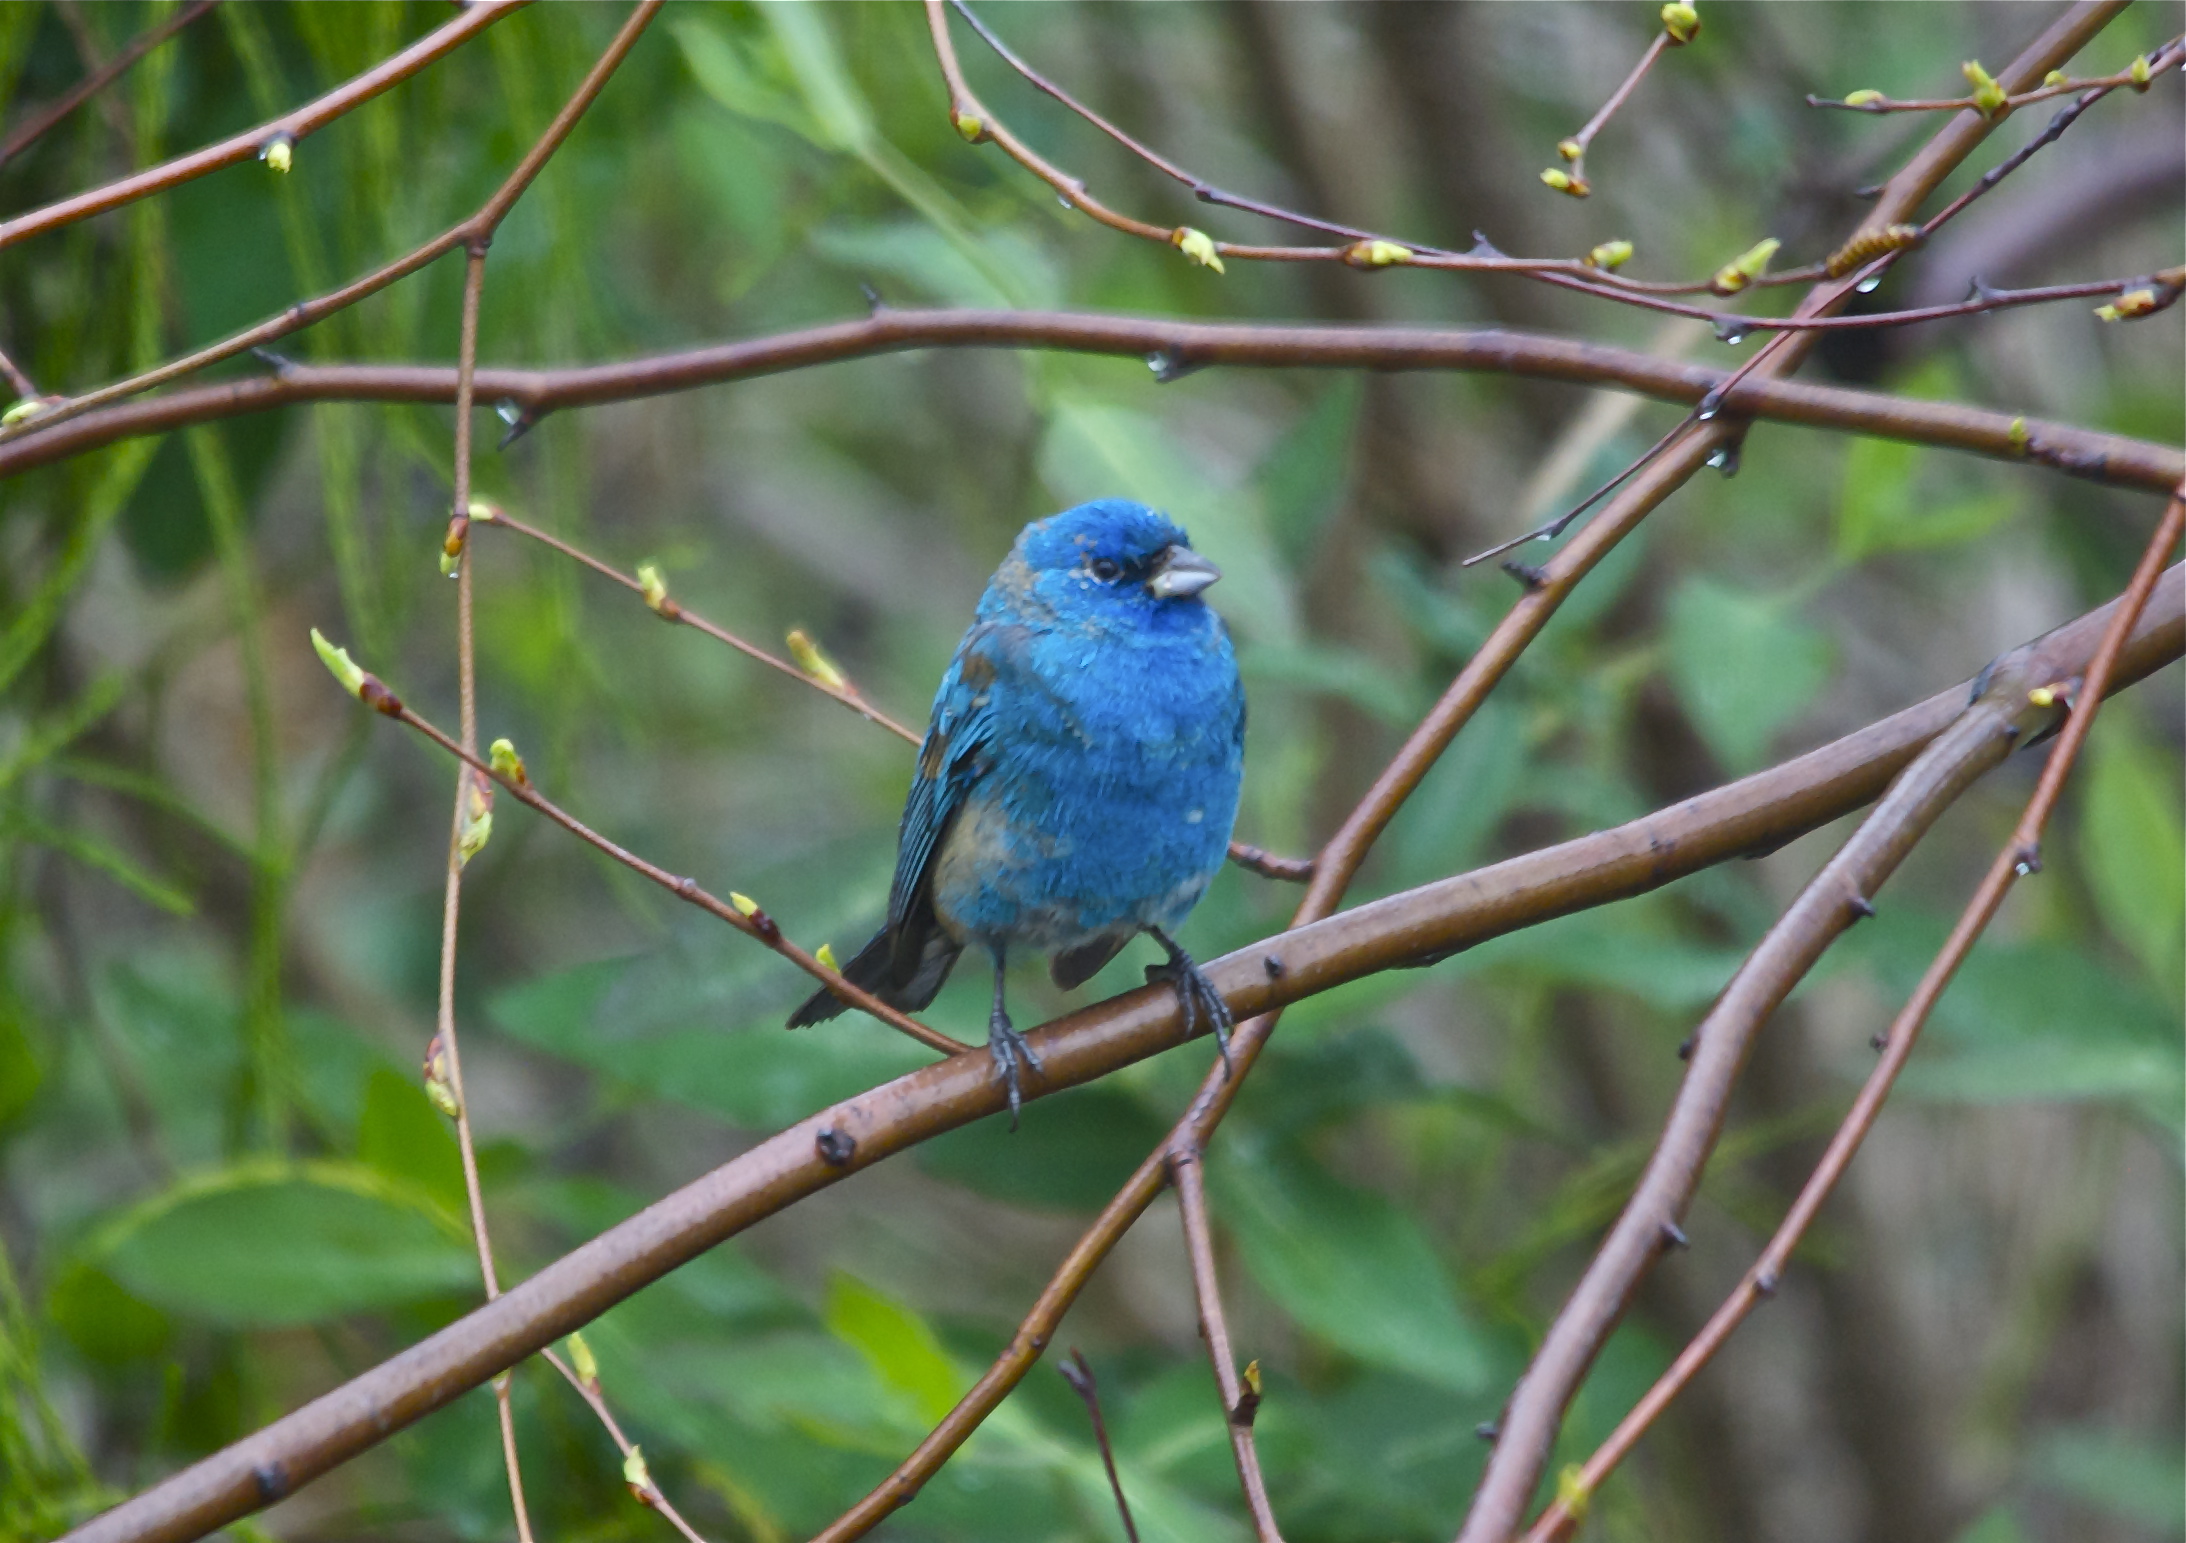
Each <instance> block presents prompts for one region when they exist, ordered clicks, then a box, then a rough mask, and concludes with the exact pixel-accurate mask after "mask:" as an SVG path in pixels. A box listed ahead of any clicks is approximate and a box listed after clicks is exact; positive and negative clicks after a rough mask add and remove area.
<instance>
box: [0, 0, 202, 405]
mask: <svg viewBox="0 0 2186 1543" xmlns="http://www.w3.org/2000/svg"><path fill="white" fill-rule="evenodd" d="M219 3H220V0H190V3H189V4H188V5H185V6H183V7H182V9H180V10H178V11H176V12H175V13H174V14H173V15H171V16H169V17H167V18H166V19H165V20H164V21H160V22H157V23H155V24H154V25H152V26H150V27H147V28H146V29H145V30H144V31H142V32H140V33H138V34H137V35H136V36H135V37H134V38H131V39H130V40H129V42H128V43H127V44H126V45H124V47H123V48H122V50H121V52H120V53H118V54H116V55H114V57H113V58H111V59H109V60H107V61H106V62H105V63H104V64H102V65H100V66H99V67H98V68H97V69H94V70H92V71H91V72H90V73H89V74H87V75H85V76H84V78H83V79H82V80H79V81H78V82H76V84H75V85H73V86H71V87H70V88H69V89H68V90H67V91H65V92H63V93H62V94H61V95H60V96H59V97H57V98H55V99H54V100H53V102H52V103H51V104H50V105H48V106H47V107H46V108H45V110H44V111H43V112H40V113H38V114H36V115H35V116H33V117H32V118H31V119H30V120H29V121H28V122H27V123H25V124H23V125H22V127H20V128H18V129H17V130H16V131H15V132H14V133H13V134H10V135H9V136H8V137H7V140H6V142H5V143H0V166H5V165H7V163H8V162H10V161H12V160H14V159H15V158H16V157H17V156H18V155H21V154H22V153H23V151H24V150H26V149H28V148H29V147H30V145H31V144H32V143H34V142H35V141H36V140H37V139H38V138H39V137H40V136H42V135H43V134H44V133H45V132H46V131H47V130H48V129H50V128H52V127H53V126H54V125H55V124H56V123H59V122H60V121H61V120H62V119H63V118H66V117H67V116H68V115H69V114H70V113H72V112H74V111H75V110H76V109H77V108H79V107H81V106H83V104H84V103H86V102H88V101H90V100H91V98H93V97H94V96H96V95H98V94H99V93H100V92H101V91H103V90H105V89H106V87H107V86H109V85H110V84H112V83H113V82H114V81H115V80H117V79H119V78H120V77H121V76H122V75H123V74H124V73H125V72H126V71H127V70H128V68H129V66H131V65H132V64H135V63H136V62H137V61H138V60H139V59H141V58H143V57H144V56H145V55H146V54H148V53H150V52H151V51H152V50H153V49H155V48H157V47H159V45H160V44H162V43H164V42H166V41H167V40H168V39H169V38H171V37H173V36H174V35H175V34H176V33H178V32H180V31H181V30H182V29H183V28H184V27H187V26H188V25H189V24H190V23H191V22H193V21H196V20H197V19H198V18H199V17H200V16H203V15H204V14H205V13H206V12H207V11H209V10H211V9H212V8H213V7H214V6H216V5H218V4H219ZM23 394H24V395H25V396H28V395H29V394H30V393H29V392H25V393H23Z"/></svg>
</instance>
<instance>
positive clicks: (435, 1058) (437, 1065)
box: [425, 1034, 463, 1120]
mask: <svg viewBox="0 0 2186 1543" xmlns="http://www.w3.org/2000/svg"><path fill="white" fill-rule="evenodd" d="M425 1097H426V1099H427V1101H428V1102H430V1103H431V1104H432V1106H433V1107H434V1108H435V1109H438V1110H439V1111H440V1112H441V1113H442V1114H444V1115H446V1116H447V1117H448V1118H449V1119H451V1120H456V1119H461V1118H462V1116H463V1106H462V1105H461V1104H459V1103H457V1102H456V1097H455V1083H454V1082H453V1081H452V1080H451V1079H450V1078H449V1076H448V1049H447V1047H446V1046H445V1045H443V1044H441V1042H440V1036H439V1035H438V1034H435V1035H434V1036H433V1037H432V1041H431V1043H429V1044H428V1045H426V1047H425Z"/></svg>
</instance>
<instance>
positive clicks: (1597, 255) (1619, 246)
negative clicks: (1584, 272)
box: [1586, 241, 1632, 273]
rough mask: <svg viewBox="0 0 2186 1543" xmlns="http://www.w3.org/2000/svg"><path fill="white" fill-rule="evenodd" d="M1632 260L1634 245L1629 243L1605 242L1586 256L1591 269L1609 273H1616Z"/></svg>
mask: <svg viewBox="0 0 2186 1543" xmlns="http://www.w3.org/2000/svg"><path fill="white" fill-rule="evenodd" d="M1631 260H1632V243H1631V242H1629V241H1604V242H1603V243H1602V244H1601V245H1600V246H1598V247H1596V248H1594V250H1593V251H1591V252H1589V253H1587V254H1586V265H1587V266H1588V267H1589V268H1600V269H1602V270H1603V271H1604V272H1608V273H1614V272H1615V271H1616V270H1617V269H1619V268H1621V267H1623V266H1624V265H1625V264H1626V263H1628V262H1630V261H1631Z"/></svg>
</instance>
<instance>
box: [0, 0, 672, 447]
mask: <svg viewBox="0 0 2186 1543" xmlns="http://www.w3.org/2000/svg"><path fill="white" fill-rule="evenodd" d="M529 3H530V0H480V3H479V4H477V5H476V6H474V7H472V9H471V10H470V11H469V12H467V13H466V14H465V15H464V16H463V17H460V18H458V22H451V23H449V27H451V28H452V27H454V26H456V25H458V23H460V24H461V25H464V26H466V27H469V28H471V29H472V31H475V30H476V29H477V28H479V27H482V26H484V25H485V24H486V23H488V22H491V21H493V20H495V19H497V18H498V16H499V15H501V14H502V13H503V12H505V11H506V10H508V9H511V8H513V7H515V6H518V5H525V4H529ZM660 5H661V0H639V4H638V5H637V7H636V9H634V10H633V11H632V12H631V14H630V17H629V19H628V20H627V21H625V22H624V23H623V24H622V28H621V30H620V31H618V32H617V33H616V34H615V36H614V39H613V40H612V41H611V42H610V43H609V44H608V45H607V48H606V51H605V52H603V53H602V54H601V55H600V57H599V59H598V60H596V61H595V62H594V64H593V66H592V68H591V69H590V70H589V71H587V72H586V74H585V77H584V79H583V80H582V81H580V82H578V85H577V89H576V91H575V92H574V93H572V94H571V96H570V98H569V100H568V101H567V102H565V103H563V104H562V110H561V111H560V112H559V113H557V114H555V117H554V121H553V122H552V123H550V124H548V125H547V128H546V132H545V133H543V134H541V135H540V136H539V138H538V140H537V141H535V142H534V143H533V145H532V147H531V149H530V151H529V152H527V153H526V154H525V156H524V158H523V160H521V161H520V162H518V163H517V166H516V169H515V170H514V171H512V172H510V173H509V175H508V177H507V179H506V180H504V181H503V182H502V184H501V186H500V187H498V188H496V189H495V190H494V193H493V196H492V197H491V198H489V199H487V200H486V202H485V203H483V204H481V205H480V206H479V207H478V209H477V210H476V211H475V212H474V213H472V214H471V215H470V216H469V217H468V218H465V219H463V220H459V221H458V222H456V223H455V224H454V225H451V226H449V227H448V228H447V229H446V230H444V231H442V232H441V233H440V234H439V235H437V236H435V237H434V238H433V239H432V240H430V241H428V242H426V243H425V244H424V245H422V246H420V247H418V248H416V249H415V250H413V251H411V252H408V253H406V254H405V255H403V256H401V257H398V258H396V259H395V260H394V261H393V262H391V263H388V264H387V265H385V266H384V267H381V268H377V269H375V270H373V271H372V272H370V273H368V274H366V275H365V276H364V277H363V278H360V279H355V280H352V281H351V282H350V283H348V284H345V285H343V286H342V287H341V288H340V289H337V290H332V291H330V292H328V293H327V294H324V295H319V296H317V297H315V298H314V299H310V300H299V301H297V302H296V303H295V304H294V305H291V306H289V307H288V308H287V309H286V310H284V311H282V312H281V313H280V314H279V315H278V316H274V317H270V318H268V319H267V320H265V321H262V322H259V323H258V324H257V325H256V326H252V327H246V328H245V329H244V330H242V331H241V332H238V333H235V334H234V335H233V336H231V337H227V338H224V339H222V340H221V341H220V342H217V343H212V344H209V345H207V346H206V347H204V348H201V349H199V350H197V352H195V353H193V354H187V355H184V356H183V357H182V358H180V359H173V360H170V361H168V362H167V363H165V364H162V365H158V366H156V367H154V368H152V369H149V370H146V371H144V372H143V373H142V374H138V375H132V376H130V377H129V378H128V379H126V380H119V381H115V382H113V383H112V384H110V385H106V386H101V387H99V388H98V389H97V390H95V391H87V392H84V393H82V394H81V395H77V396H71V397H64V398H62V399H60V400H58V401H55V402H51V403H49V405H48V406H47V407H46V409H45V411H44V412H42V413H41V414H40V415H39V418H38V422H39V424H40V425H41V426H51V425H56V424H61V423H65V422H67V421H68V420H69V419H71V418H74V417H76V416H78V415H79V414H82V413H87V412H90V411H92V410H94V409H96V408H99V407H101V406H104V405H105V404H108V403H112V402H118V401H120V400H121V399H123V398H125V397H130V396H135V395H137V394H138V393H139V392H143V391H148V390H150V389H151V388H152V387H154V386H159V385H164V384H165V383H166V382H168V381H170V380H176V379H179V378H181V377H182V376H184V375H188V374H192V373H193V372H195V371H197V370H201V369H204V368H205V367H206V366H207V365H210V364H217V363H219V362H220V361H221V360H223V359H232V358H234V357H235V356H236V355H237V354H240V353H243V352H245V351H247V350H249V349H252V348H257V347H259V346H261V345H263V344H266V343H270V342H272V341H274V340H275V339H276V338H281V337H285V336H287V335H288V334H289V333H291V332H296V331H299V330H301V329H302V328H304V327H308V326H310V325H311V324H312V323H313V322H317V321H323V320H325V319H326V318H327V317H329V316H332V315H333V314H334V313H335V312H337V311H341V310H346V309H347V308H348V307H350V306H352V305H355V304H356V303H357V302H358V301H360V300H362V299H364V298H365V297H366V296H368V295H373V294H377V293H378V292H379V291H380V290H383V289H385V288H386V287H387V286H388V285H390V284H392V283H394V282H395V281H396V280H398V279H402V278H407V277H408V276H409V275H410V274H413V273H415V272H417V271H418V270H419V269H420V268H423V267H426V266H427V265H428V264H430V263H432V262H433V261H435V260H436V259H438V258H440V257H441V256H443V255H444V254H446V253H449V252H452V251H454V250H455V249H456V248H457V247H460V246H465V245H467V244H468V243H469V242H471V241H473V240H475V239H477V238H478V237H480V236H488V237H490V236H491V235H492V234H493V232H494V230H495V229H496V228H497V227H498V226H499V225H500V223H501V221H502V219H503V218H504V217H505V216H506V215H507V214H508V211H509V209H510V208H511V207H513V206H514V204H515V203H516V200H517V199H518V198H519V197H521V196H522V195H523V192H524V189H526V188H528V187H529V186H531V183H532V180H533V179H534V178H536V177H537V176H538V175H539V172H540V170H541V169H542V168H544V167H545V165H546V163H547V162H548V161H549V160H551V159H552V158H553V156H554V153H555V151H557V150H559V149H560V148H561V145H562V141H563V140H564V139H566V138H568V136H569V132H570V130H571V129H573V128H575V127H576V125H577V120H578V119H579V118H581V117H583V116H584V112H585V109H586V108H588V107H590V106H591V105H592V101H593V98H595V97H596V96H598V95H599V93H600V90H601V88H602V87H604V86H605V85H606V84H607V78H608V77H609V76H610V75H612V74H614V72H615V68H616V66H617V65H619V64H621V63H622V60H623V57H624V56H625V55H626V54H628V53H629V51H630V49H631V48H632V47H633V46H634V45H635V44H636V42H637V40H638V34H640V33H641V32H643V31H644V30H645V28H646V25H647V24H648V23H650V22H651V21H652V19H653V17H654V15H655V14H656V13H657V12H658V11H659V9H660ZM447 30H448V28H443V29H442V31H444V32H445V31H447ZM439 35H440V34H438V33H436V34H434V36H435V37H438V36H439ZM469 35H470V34H469V33H466V34H465V36H466V37H468V36H469ZM427 41H428V42H429V41H431V39H427ZM458 41H462V40H461V39H458ZM418 46H420V47H422V46H423V45H422V44H420V45H418ZM453 46H455V45H454V44H452V43H451V44H450V45H449V47H453ZM443 52H445V50H443ZM404 57H406V55H404V54H398V55H396V56H395V59H392V60H389V61H388V63H387V65H382V66H380V68H381V69H385V68H387V67H388V66H389V65H392V64H393V63H395V62H396V60H400V59H402V58H404ZM413 73H414V71H413ZM367 78H369V77H368V76H359V77H358V80H360V81H361V80H364V79H367ZM356 84H357V82H356V81H352V82H351V83H350V85H351V86H354V85H356ZM343 89H344V90H348V89H349V87H344V88H343ZM337 94H338V93H337ZM215 148H218V147H217V146H216V147H215ZM178 164H179V163H178ZM100 191H102V192H103V191H105V190H103V189H102V190H100ZM148 191H149V190H148ZM85 196H87V197H88V196H91V195H88V194H87V195H85ZM56 207H58V206H56ZM25 218H28V216H25ZM7 228H8V227H7V226H6V225H5V224H0V234H4V233H5V232H6V230H7ZM0 245H5V242H4V241H0ZM8 437H9V435H8V433H7V431H4V430H0V447H4V446H5V445H6V443H7V441H8ZM0 475H4V473H0Z"/></svg>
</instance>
